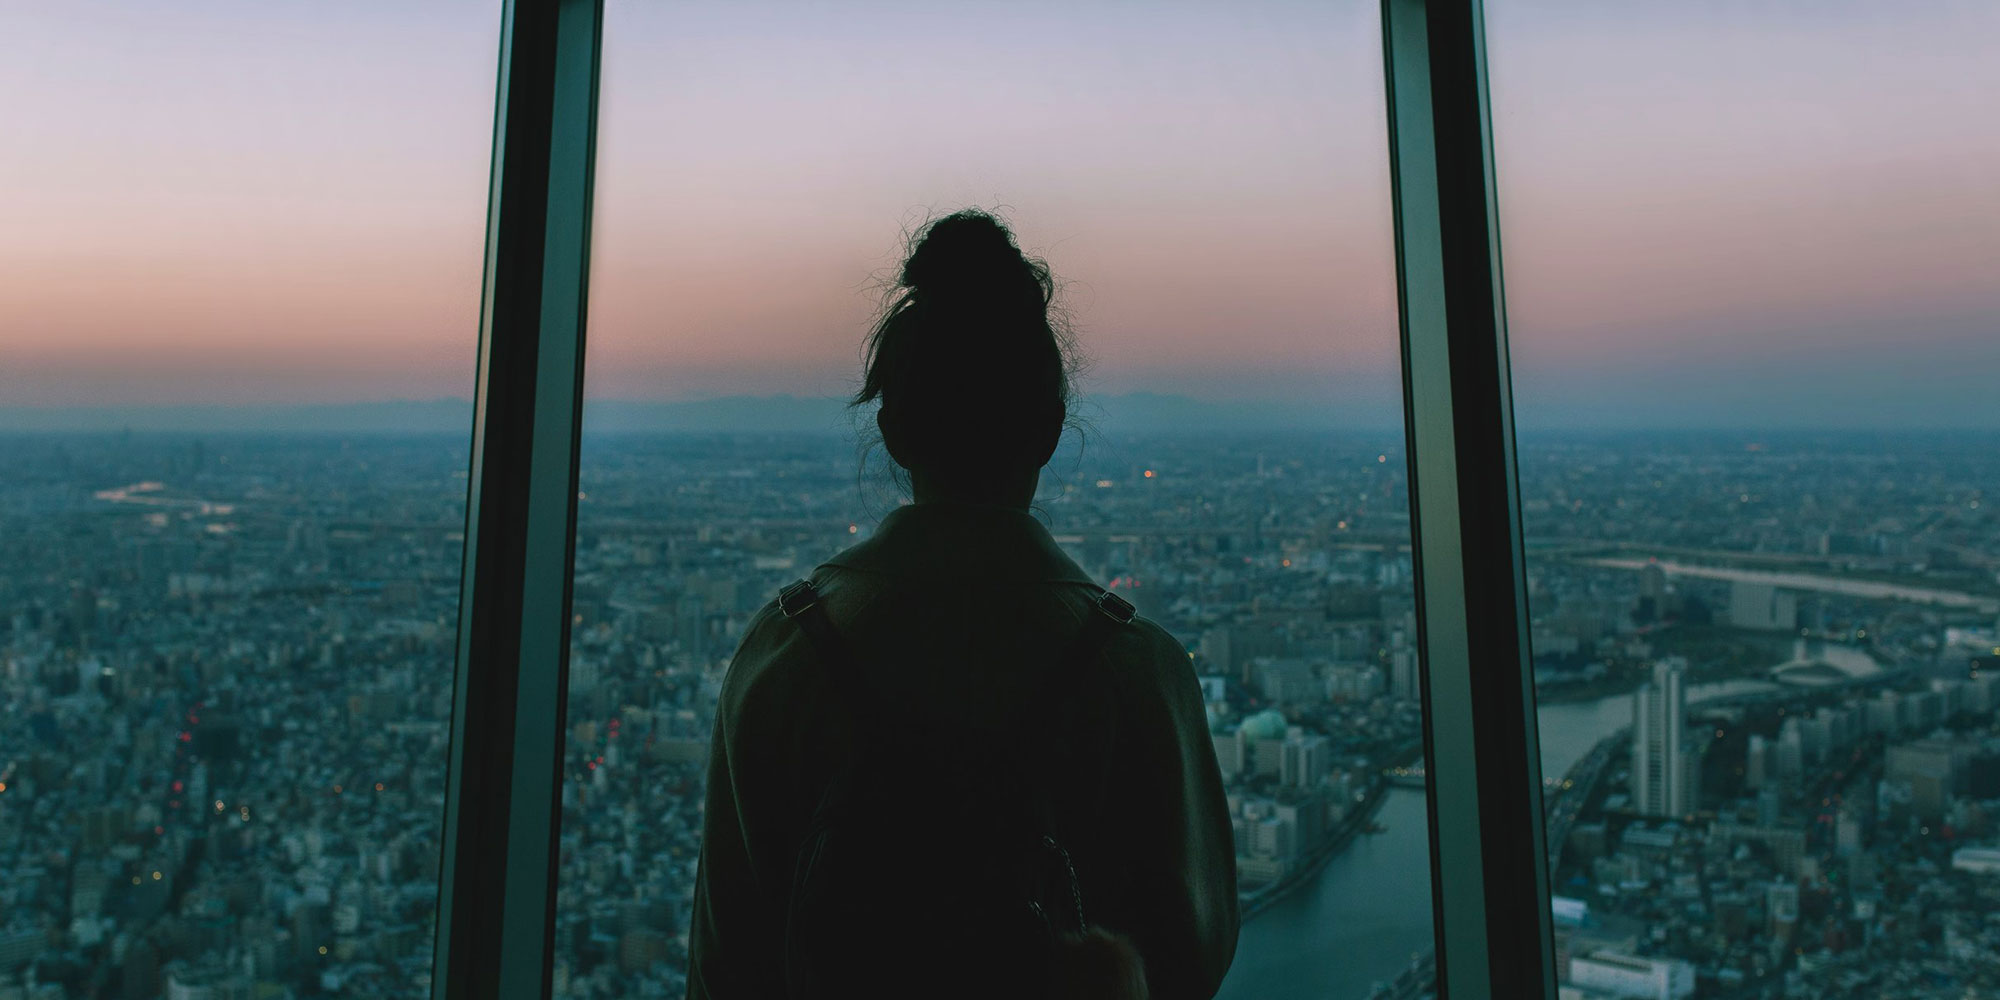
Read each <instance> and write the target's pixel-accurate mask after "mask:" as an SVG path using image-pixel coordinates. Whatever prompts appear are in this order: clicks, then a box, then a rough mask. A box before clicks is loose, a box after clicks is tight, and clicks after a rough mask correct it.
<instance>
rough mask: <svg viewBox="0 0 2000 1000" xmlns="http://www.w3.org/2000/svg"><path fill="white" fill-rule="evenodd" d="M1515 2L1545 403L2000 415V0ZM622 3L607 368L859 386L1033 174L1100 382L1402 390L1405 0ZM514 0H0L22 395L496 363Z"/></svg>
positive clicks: (644, 379) (1583, 420) (1749, 421)
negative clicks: (964, 241) (883, 322)
mask: <svg viewBox="0 0 2000 1000" xmlns="http://www.w3.org/2000/svg"><path fill="white" fill-rule="evenodd" d="M1740 6H1741V5H1736V4H1720V3H1700V4H1677V5H1666V6H1660V7H1655V8H1649V9H1648V8H1640V7H1639V6H1637V5H1604V4H1593V3H1586V2H1583V0H1573V2H1567V3H1550V2H1534V3H1517V2H1503V0H1493V2H1489V3H1488V4H1487V7H1486V11H1487V22H1488V44H1489V57H1490V62H1491V71H1492V77H1493V81H1492V82H1493V105H1494V123H1495V141H1496V150H1497V156H1498V173H1499V177H1500V183H1501V208H1502V237H1503V248H1504V252H1505V264H1506V268H1507V290H1508V296H1509V302H1508V305H1509V320H1510V326H1511V337H1512V342H1513V346H1514V375H1515V385H1516V396H1517V402H1518V406H1519V416H1520V419H1521V422H1522V424H1523V426H1536V425H1578V426H1586V425H1587V426H1599V425H1601V426H1673V425H1692V426H1725V425H1734V426H1747V425H1756V424H1769V425H1772V426H1813V425H1835V426H1921V425H1941V426H2000V394H1995V393H1993V392H1991V391H1990V389H1988V388H1987V386H1988V384H1989V383H1990V382H1991V381H1992V380H1993V376H1994V374H1995V373H1996V370H2000V279H1996V275H1995V273H1994V271H1995V268H1994V265H1993V262H1994V261H1996V260H2000V126H1996V125H1994V124H1993V123H1992V121H1991V114H1990V111H1989V110H1988V108H1987V105H1988V103H1989V102H1990V98H1991V95H1992V94H1994V93H2000V67H1996V65H1995V61H1994V60H1992V59H1990V58H1988V57H1987V54H1986V51H1985V50H1986V49H1987V47H1988V46H1987V44H1986V41H1985V40H1987V39H1990V38H1992V37H1994V36H1995V34H1996V33H2000V5H1993V4H1987V3H1975V2H1970V0H1963V2H1961V0H1952V2H1935V0H1925V2H1923V3H1916V4H1898V5H1889V6H1892V7H1893V9H1885V5H1870V4H1864V3H1831V4H1826V3H1814V4H1806V3H1778V4H1761V5H1756V7H1755V9H1754V10H1746V9H1739V7H1740ZM1075 7H1076V5H1069V4H1064V5H1053V4H1041V5H1037V4H1026V3H1019V2H1015V3H1007V4H1004V5H1003V4H978V5H961V4H954V5H936V4H914V3H906V4H897V5H885V4H865V5H848V6H844V7H840V8H838V9H837V10H836V9H834V8H831V7H829V6H826V5H814V6H800V5H771V4H763V5H743V4H729V5H720V4H704V5H693V4H676V5H666V4H640V3H636V2H627V0H613V2H612V3H611V4H610V5H609V8H608V13H607V24H606V30H607V36H606V50H605V59H604V74H605V76H604V85H603V98H602V99H603V108H602V115H601V119H600V133H599V142H600V149H599V160H598V164H599V174H598V190H597V218H596V220H595V228H596V243H595V247H594V254H593V263H592V266H593V272H594V273H593V298H592V304H591V309H592V325H591V330H590V334H589V335H590V340H591V345H592V350H591V364H592V366H593V367H592V368H591V371H590V374H589V383H588V385H589V390H590V392H591V393H592V395H593V397H596V398H619V399H647V398H650V399H696V398H707V397H717V396H734V395H768V394H775V393H790V394H793V395H799V396H835V395H839V394H841V393H842V392H844V391H845V390H846V389H847V388H848V387H849V385H850V384H851V380H852V378H853V374H854V368H855V363H856V358H857V351H858V345H859V341H860V337H861V335H862V333H863V332H864V331H865V328H866V324H867V321H868V319H869V318H870V316H871V314H872V310H873V309H874V308H875V307H876V305H877V303H878V298H877V294H876V286H875V285H874V284H872V283H873V282H875V281H876V280H878V279H879V278H881V277H882V276H883V275H885V274H886V273H888V270H889V268H890V267H891V266H892V265H893V263H894V262H895V254H896V253H897V251H898V250H899V249H900V247H899V239H900V235H901V233H902V231H903V229H904V227H905V226H908V225H912V224H914V223H916V222H918V221H921V219H922V218H923V217H924V215H925V213H926V212H930V211H948V210H950V209H953V208H956V207H959V206H960V205H964V204H979V205H985V206H989V207H1000V208H1002V209H1003V211H1004V212H1005V214H1006V215H1007V216H1008V217H1009V218H1010V219H1011V220H1012V221H1013V222H1014V223H1015V226H1016V228H1017V231H1018V232H1019V234H1020V237H1021V240H1022V243H1023V244H1024V246H1025V247H1027V248H1028V249H1029V250H1030V251H1032V252H1038V253H1041V254H1042V255H1044V256H1046V257H1047V258H1048V260H1049V261H1050V263H1051V265H1052V266H1053V267H1054V269H1055V271H1056V272H1057V275H1058V277H1059V278H1061V279H1062V280H1064V281H1065V282H1067V283H1068V284H1067V288H1066V291H1065V297H1064V302H1065V304H1066V305H1067V306H1068V307H1069V309H1070V310H1071V313H1072V316H1073V318H1074V319H1075V321H1076V324H1077V326H1078V329H1079V333H1080V334H1081V337H1082V341H1083V344H1084V347H1085V349H1086V351H1087V352H1088V353H1089V354H1090V355H1091V356H1092V357H1093V358H1094V360H1095V366H1094V369H1093V373H1092V381H1091V382H1090V384H1089V386H1088V388H1090V389H1092V390H1094V391H1097V392H1100V393H1105V394H1125V393H1132V392H1160V393H1172V394H1180V395H1187V396H1191V397H1195V398H1198V399H1205V400H1246V399H1261V400H1265V401H1268V402H1270V403H1271V404H1273V405H1277V406H1296V407H1303V408H1315V407H1321V406H1327V405H1330V403H1329V401H1333V402H1334V403H1335V404H1337V405H1340V406H1350V407H1351V406H1362V407H1364V408H1372V409H1380V410H1382V411H1383V412H1384V414H1385V415H1388V416H1393V413H1394V411H1395V405H1396V404H1395V398H1396V393H1397V391H1398V385H1397V383H1398V376H1397V374H1396V372H1395V363H1396V362H1395V358H1396V349H1395V312H1394V307H1395V302H1394V272H1393V260H1392V257H1391V253H1392V247H1391V245H1390V231H1389V206H1388V169H1387V163H1386V138H1385V135H1384V125H1383V120H1382V119H1383V111H1382V95H1381V68H1380V54H1379V37H1378V27H1377V24H1376V20H1375V5H1374V4H1372V3H1346V4H1323V3H1314V4H1247V5H1246V4H1230V5H1221V4H1202V5H1195V4H1165V5H1160V4H1148V5H1133V4H1118V5H1094V6H1090V7H1087V8H1085V9H1082V10H1078V9H1075ZM497 22H498V7H497V4H492V3H480V2H470V0H450V2H446V0H431V2H427V3H425V4H422V5H408V4H400V3H390V2H386V0H384V2H368V3H352V4H342V5H339V6H330V5H270V4H261V3H253V2H248V0H240V2H226V3H225V2H210V3H201V4H194V5H190V6H187V7H177V8H173V9H165V8H161V7H159V6H158V5H152V4H144V3H139V2H137V0H132V2H125V3H76V4H63V5H57V6H51V7H38V8H30V9H23V10H19V11H9V12H7V13H5V14H0V87H4V88H5V90H6V93H7V94H8V95H9V96H8V97H7V98H5V99H0V101H4V104H3V105H0V106H4V107H5V109H6V119H5V120H7V121H8V122H9V125H10V131H11V132H12V133H13V136H12V138H11V140H10V144H9V145H10V149H9V155H8V156H7V157H5V158H0V189H4V190H5V191H6V192H7V193H6V194H5V195H0V212H4V213H5V214H4V216H0V218H4V220H5V228H6V231H7V232H8V234H9V237H10V238H9V239H8V240H7V241H6V242H5V244H4V246H5V249H4V250H0V253H3V254H4V255H5V256H4V258H0V316H5V317H6V319H5V321H4V323H0V410H4V409H7V408H20V407H30V408H34V407H64V406H146V405H189V404H244V405H252V404H273V403H346V402H354V401H370V400H391V399H436V398H440V397H460V396H465V395H467V394H469V392H470V388H471V385H470V383H471V379H472V367H473V360H474V358H473V354H474V348H475V343H474V337H475V333H476V322H477V311H476V310H477V302H478V283H479V274H480V263H481V262H480V259H479V255H480V252H481V249H482V247H481V239H482V227H483V223H484V212H485V198H486V190H485V187H486V174H487V168H488V155H489V149H488V144H489V142H490V134H491V124H492V96H493V78H494V65H495V64H494V52H495V48H496V46H497Z"/></svg>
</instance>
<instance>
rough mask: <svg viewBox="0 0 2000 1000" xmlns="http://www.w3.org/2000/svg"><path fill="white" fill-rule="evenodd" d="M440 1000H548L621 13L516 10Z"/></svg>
mask: <svg viewBox="0 0 2000 1000" xmlns="http://www.w3.org/2000/svg"><path fill="white" fill-rule="evenodd" d="M502 18H503V20H502V25H501V42H500V78H499V89H498V97H497V104H496V108H495V123H494V142H493V172H492V181H491V183H492V188H491V192H490V194H489V201H488V214H487V242H486V273H485V284H484V288H483V290H482V293H483V300H482V310H481V323H480V342H479V344H480V346H479V384H478V388H477V394H476V398H475V405H474V416H473V440H472V466H471V474H470V477H469V479H470V496H469V497H468V498H467V513H466V533H465V571H464V578H463V582H462V584H461V593H460V603H459V636H458V663H457V673H456V677H455V683H454V689H453V704H452V746H451V754H450V770H449V772H448V775H447V779H446V796H445V820H444V837H443V848H442V850H443V857H442V862H441V868H442V884H441V886H440V890H439V892H440V899H439V906H438V928H437V950H436V957H435V964H434V971H433V980H432V996H434V997H437V998H440V1000H442V998H447V997H449V998H486V997H507V998H517V997H518V998H529V997H541V996H545V995H546V994H547V992H548V989H549V980H550V974H551V971H552V965H551V957H550V956H551V951H552V947H551V946H552V943H553V932H552V930H551V927H552V924H551V920H552V916H553V909H554V905H555V859H556V831H557V823H558V821H559V818H560V810H559V801H560V799H559V797H560V794H561V788H562V773H561V754H562V749H563V739H562V715H563V702H564V700H565V694H566V687H567V683H566V682H567V655H568V649H569V602H570V565H571V555H572V552H573V549H574V544H575V543H574V536H575V530H574V529H575V524H576V493H577V465H576V463H577V443H578V427H579V417H580V409H581V405H582V395H583V394H582V387H583V344H584V307H585V303H586V299H587V291H588V280H587V278H588V256H589V244H590V207H591V181H592V168H593V154H594V145H595V128H596V110H597V78H598V53H599V48H600V41H601V36H602V24H603V3H602V0H509V2H507V3H506V5H505V7H504V9H503V14H502Z"/></svg>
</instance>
